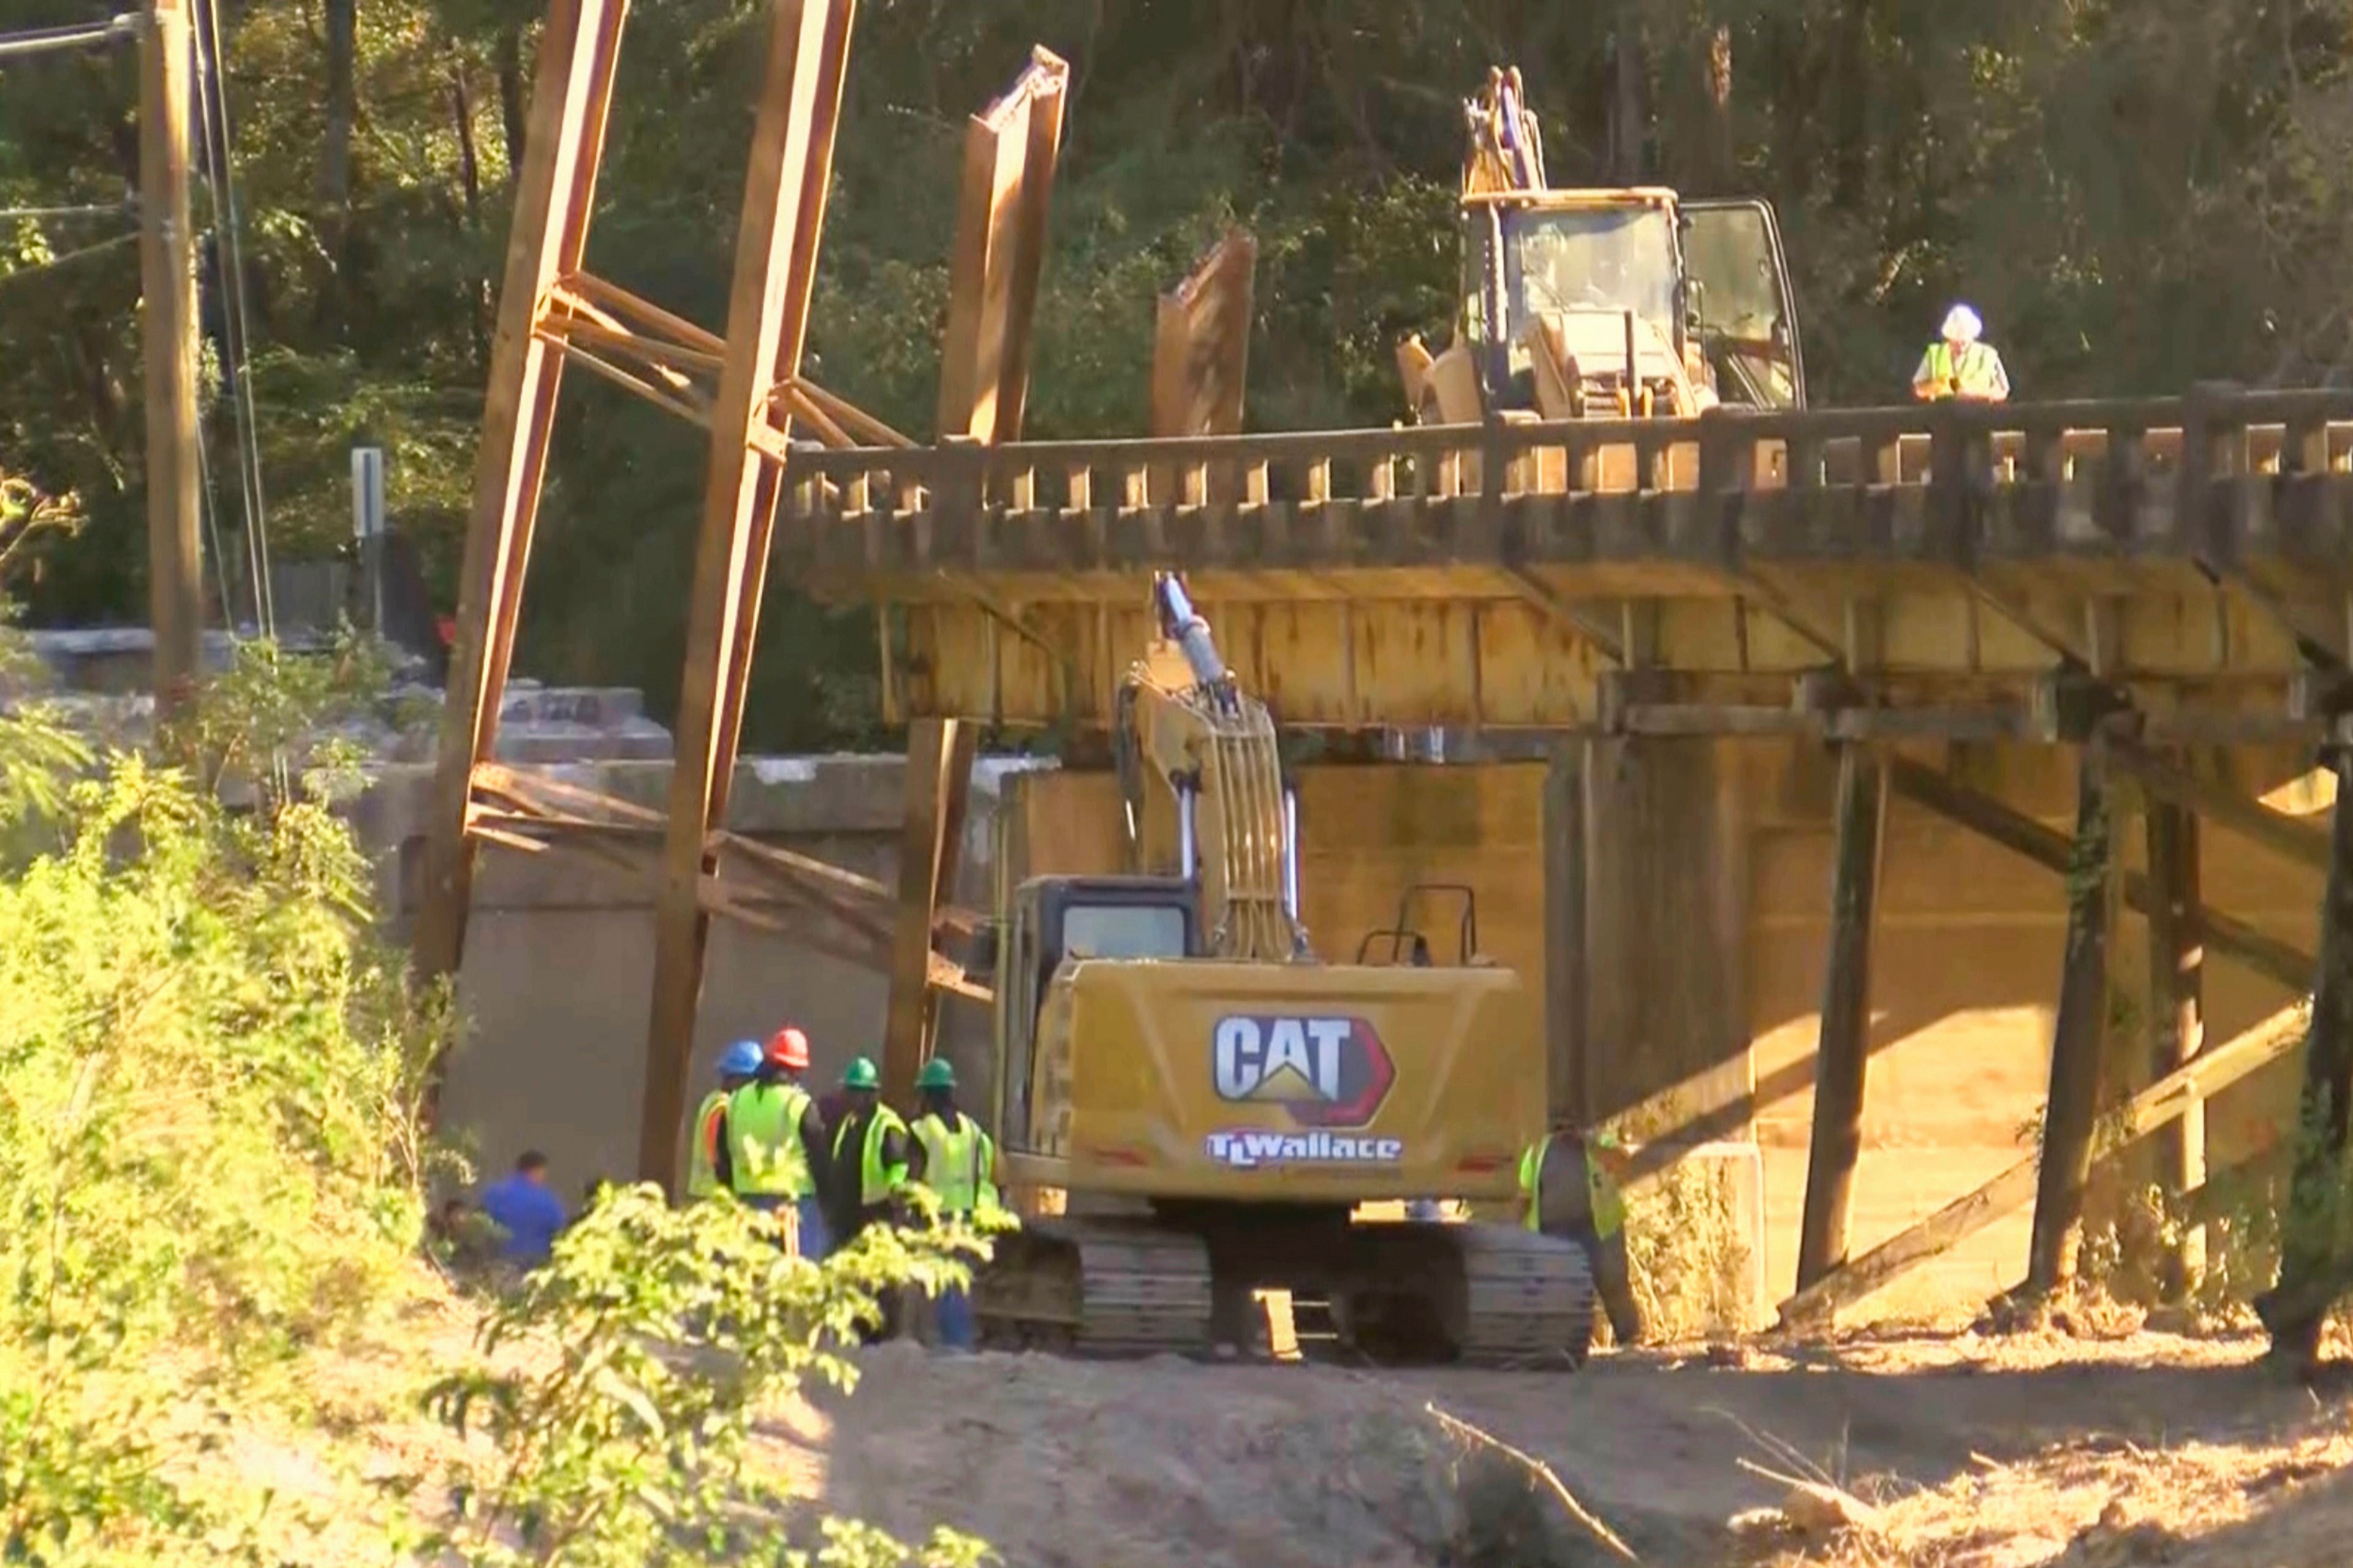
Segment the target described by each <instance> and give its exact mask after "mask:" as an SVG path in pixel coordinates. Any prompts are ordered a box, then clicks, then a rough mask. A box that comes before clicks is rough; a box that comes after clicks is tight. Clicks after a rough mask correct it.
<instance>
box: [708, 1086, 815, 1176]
mask: <svg viewBox="0 0 2353 1568" xmlns="http://www.w3.org/2000/svg"><path fill="white" fill-rule="evenodd" d="M808 1107H809V1091H808V1090H807V1089H803V1088H802V1087H801V1086H800V1085H798V1084H797V1083H747V1084H745V1085H744V1087H743V1088H741V1089H737V1090H736V1091H735V1092H734V1093H733V1095H731V1096H729V1097H728V1100H727V1157H728V1159H729V1160H730V1161H731V1162H732V1163H733V1165H734V1172H733V1174H734V1177H735V1190H736V1191H737V1192H738V1193H741V1194H744V1195H746V1196H749V1197H780V1198H805V1197H807V1196H808V1195H809V1194H811V1193H814V1192H816V1191H817V1183H816V1181H815V1179H814V1178H813V1177H812V1176H811V1175H810V1173H809V1168H808V1152H807V1150H805V1149H803V1148H802V1147H801V1116H802V1114H803V1113H804V1112H806V1111H807V1110H808ZM755 1151H756V1153H755Z"/></svg>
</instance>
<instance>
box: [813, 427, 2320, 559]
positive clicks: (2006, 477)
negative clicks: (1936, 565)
mask: <svg viewBox="0 0 2353 1568" xmlns="http://www.w3.org/2000/svg"><path fill="white" fill-rule="evenodd" d="M2348 473H2353V389H2347V390H2299V391H2286V392H2241V391H2236V390H2224V389H2200V390H2199V391H2196V392H2193V393H2192V394H2190V395H2189V396H2187V397H2180V398H2167V399H2152V400H2143V401H2115V400H2101V401H2079V402H2057V403H2042V404H2010V405H1965V404H1957V403H1941V404H1935V405H1911V406H1907V407H1901V408H1873V409H1852V410H1833V411H1809V412H1803V413H1796V412H1777V413H1757V412H1750V411H1731V410H1717V411H1712V412H1710V413H1708V414H1706V415H1704V416H1701V417H1699V418H1695V419H1683V420H1639V419H1592V420H1575V421H1552V422H1546V421H1539V420H1535V419H1528V418H1521V417H1516V416H1504V417H1500V418H1494V419H1491V420H1489V421H1488V422H1487V423H1486V424H1483V425H1466V426H1408V427H1402V428H1397V429H1389V430H1343V431H1310V432H1300V433H1284V434H1268V435H1246V436H1232V437H1189V438H1183V439H1174V440H1133V439H1131V440H1082V441H1033V442H1023V443H1018V444H1013V445H1008V446H1003V447H983V446H980V445H977V444H976V443H970V442H951V443H948V444H944V445H942V446H936V447H913V448H887V447H853V448H848V449H838V450H829V451H814V450H812V451H805V452H803V451H797V452H796V453H795V454H794V457H793V459H792V462H791V465H790V468H789V471H788V476H787V483H788V485H789V486H790V493H791V496H792V501H791V506H790V513H789V515H790V521H791V522H792V523H794V524H807V525H812V526H815V527H817V528H818V531H823V530H822V525H823V524H825V523H826V522H828V521H853V520H854V521H862V522H866V523H868V524H870V525H871V524H873V523H876V522H887V521H890V520H892V519H905V520H910V521H912V520H914V519H917V518H922V517H931V518H934V519H944V520H948V521H968V520H971V519H974V518H976V517H981V516H985V515H997V516H1005V515H1014V514H1018V515H1019V516H1020V517H1022V518H1023V520H1024V521H1027V522H1029V523H1031V524H1036V523H1039V522H1045V523H1049V524H1050V522H1051V521H1052V520H1053V519H1054V518H1055V517H1056V516H1058V515H1059V516H1063V517H1071V518H1078V517H1092V518H1095V519H1101V518H1103V517H1104V516H1106V515H1109V516H1114V517H1115V516H1119V515H1122V514H1130V513H1135V512H1140V511H1147V510H1174V511H1178V512H1183V511H1188V510H1197V509H1206V510H1210V511H1214V512H1219V513H1224V514H1227V515H1234V514H1236V513H1237V512H1245V511H1247V510H1249V509H1251V508H1256V507H1265V506H1268V505H1270V504H1274V505H1281V506H1283V507H1285V508H1286V509H1291V510H1296V509H1302V508H1304V509H1310V510H1312V509H1314V508H1316V507H1318V506H1319V505H1323V504H1324V503H1337V504H1338V505H1340V506H1342V507H1345V508H1348V509H1350V510H1363V509H1375V508H1378V509H1384V510H1386V509H1388V507H1389V506H1390V504H1391V503H1395V502H1399V501H1415V500H1419V501H1424V502H1438V501H1460V502H1470V503H1476V502H1479V501H1491V502H1492V501H1517V500H1525V499H1527V498H1535V497H1562V496H1567V497H1583V496H1611V495H1617V496H1626V497H1633V496H1642V497H1650V496H1676V495H1693V496H1698V495H1705V496H1726V495H1734V494H1744V495H1757V496H1758V497H1759V499H1760V500H1761V499H1762V498H1763V497H1764V496H1765V495H1767V494H1768V493H1771V492H1783V493H1782V494H1781V495H1780V496H1778V498H1777V499H1778V504H1767V505H1765V506H1763V507H1760V508H1758V509H1757V510H1758V514H1759V515H1758V517H1757V518H1756V519H1753V520H1752V519H1748V518H1746V516H1745V514H1744V517H1743V524H1742V526H1743V528H1744V529H1748V528H1753V527H1756V526H1758V525H1761V524H1765V523H1768V522H1769V521H1770V520H1771V519H1773V518H1775V517H1777V516H1779V515H1782V514H1784V513H1785V512H1787V511H1788V510H1789V507H1790V503H1792V502H1797V503H1798V505H1799V507H1800V508H1802V506H1803V505H1804V504H1805V503H1804V502H1799V500H1798V497H1797V496H1793V495H1789V494H1788V493H1787V492H1792V491H1795V492H1804V493H1809V494H1813V493H1819V492H1824V491H1838V492H1845V493H1846V494H1848V495H1873V494H1876V495H1878V496H1881V497H1884V496H1885V495H1886V494H1887V493H1888V492H1889V491H1892V490H1893V491H1903V490H1910V491H1915V500H1914V501H1913V504H1914V505H1915V507H1917V506H1919V505H1921V504H1922V503H1923V502H1924V501H1925V504H1926V510H1928V511H1929V512H1932V513H1933V512H1937V511H1942V510H1947V507H1948V506H1949V507H1951V508H1954V509H1958V508H1960V507H1963V506H1965V505H1967V504H1968V502H1969V501H1970V500H1971V498H1982V497H1988V496H1991V495H1995V494H1999V493H2002V492H2028V493H2029V495H2030V499H2029V501H2028V503H2027V510H2030V511H2033V510H2041V511H2043V512H2046V513H2047V512H2048V511H2049V510H2051V508H2050V504H2049V503H2051V502H2052V500H2053V499H2054V498H2055V497H2056V496H2057V495H2058V494H2059V493H2061V492H2066V493H2069V494H2071V495H2073V496H2075V497H2077V498H2079V499H2080V500H2082V501H2083V502H2084V505H2086V506H2087V507H2088V508H2089V510H2090V511H2091V513H2092V514H2093V515H2094V517H2095V518H2096V519H2097V520H2098V524H2099V527H2100V529H2101V531H2103V532H2105V533H2109V534H2112V535H2115V536H2116V537H2117V538H2119V539H2126V538H2129V537H2131V536H2132V535H2133V534H2134V533H2135V531H2136V528H2135V524H2134V521H2133V520H2134V519H2135V518H2136V517H2137V514H2138V512H2139V510H2140V508H2141V505H2142V503H2143V501H2144V500H2146V499H2151V498H2150V491H2151V481H2152V480H2153V479H2160V478H2162V479H2165V480H2166V484H2165V487H2164V488H2165V490H2166V492H2168V493H2166V494H2165V495H2164V496H2163V497H2162V498H2161V499H2163V500H2166V501H2167V502H2168V503H2170V502H2172V501H2173V500H2176V498H2178V497H2179V495H2180V494H2181V493H2183V492H2182V490H2181V486H2183V485H2185V484H2197V483H2199V482H2200V481H2212V480H2220V479H2226V478H2228V479H2247V478H2251V477H2253V476H2258V475H2279V476H2291V477H2294V476H2316V475H2322V474H2348ZM2031 492H2041V500H2042V503H2044V504H2042V505H2041V506H2039V507H2038V506H2036V505H2035V504H2033V502H2032V500H2031ZM2213 493H2217V494H2219V493H2221V492H2220V491H2219V490H2218V491H2215V492H2213ZM2015 499H2016V498H2015V497H2013V500H2015ZM1448 510H1452V509H1451V508H1450V509H1448ZM2168 510H2179V509H2177V508H2173V507H2171V506H2168ZM2190 510H2192V511H2193V512H2196V513H2202V511H2203V510H2205V509H2203V508H2199V509H2190ZM2200 526H2201V524H2200V521H2199V520H2198V517H2197V516H2189V517H2182V518H2179V519H2177V520H2175V521H2174V523H2173V529H2174V531H2181V530H2185V529H2187V530H2191V531H2195V530H2197V529H2199V528H2200ZM828 553H830V552H828Z"/></svg>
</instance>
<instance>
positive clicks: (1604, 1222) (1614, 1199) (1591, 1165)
mask: <svg viewBox="0 0 2353 1568" xmlns="http://www.w3.org/2000/svg"><path fill="white" fill-rule="evenodd" d="M1558 1136H1559V1134H1558V1133H1555V1132H1547V1133H1546V1134H1545V1135H1544V1137H1542V1138H1541V1139H1539V1140H1537V1141H1536V1142H1535V1143H1533V1144H1531V1145H1530V1146H1529V1148H1528V1152H1526V1153H1525V1154H1523V1155H1521V1156H1520V1191H1521V1192H1523V1193H1525V1194H1527V1199H1528V1210H1527V1215H1526V1217H1525V1219H1523V1220H1522V1221H1521V1223H1522V1224H1523V1225H1525V1226H1527V1228H1528V1229H1530V1230H1535V1229H1536V1228H1537V1226H1538V1224H1539V1222H1540V1221H1541V1219H1542V1216H1543V1214H1544V1202H1543V1197H1544V1194H1542V1193H1541V1192H1540V1191H1538V1188H1539V1186H1540V1185H1541V1184H1542V1183H1543V1180H1544V1162H1545V1153H1546V1151H1547V1150H1549V1149H1550V1148H1551V1147H1552V1141H1553V1140H1554V1139H1555V1138H1556V1137H1558ZM1585 1191H1586V1201H1587V1203H1588V1205H1590V1206H1591V1208H1592V1211H1593V1229H1594V1233H1595V1234H1596V1235H1598V1236H1604V1237H1609V1236H1615V1235H1617V1234H1618V1232H1619V1231H1620V1229H1621V1228H1622V1227H1623V1226H1625V1224H1626V1199H1625V1197H1624V1196H1623V1195H1622V1194H1620V1192H1619V1191H1618V1184H1617V1183H1616V1182H1613V1181H1611V1180H1610V1179H1609V1172H1607V1171H1605V1170H1603V1169H1602V1168H1601V1162H1600V1161H1599V1160H1597V1159H1595V1158H1594V1157H1593V1148H1592V1145H1590V1144H1588V1145H1586V1148H1585Z"/></svg>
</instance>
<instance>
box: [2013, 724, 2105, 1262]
mask: <svg viewBox="0 0 2353 1568" xmlns="http://www.w3.org/2000/svg"><path fill="white" fill-rule="evenodd" d="M2107 795H2108V792H2107V766H2106V758H2105V755H2104V753H2103V751H2102V748H2101V746H2100V743H2099V742H2097V741H2096V740H2094V741H2093V742H2090V743H2089V744H2087V745H2086V746H2085V747H2084V755H2083V763H2082V769H2081V772H2080V773H2078V775H2077V783H2076V795H2075V842H2074V848H2073V853H2072V854H2071V855H2070V856H2069V859H2068V867H2067V957H2066V963H2065V967H2064V969H2063V971H2062V973H2061V976H2060V982H2059V1016H2058V1019H2057V1021H2056V1024H2055V1026H2054V1027H2053V1029H2052V1041H2051V1089H2050V1093H2049V1095H2048V1097H2047V1098H2046V1099H2045V1100H2044V1101H2043V1114H2042V1165H2041V1168H2040V1172H2039V1174H2038V1176H2037V1180H2036V1184H2035V1193H2034V1234H2033V1241H2032V1245H2031V1250H2030V1252H2029V1254H2028V1258H2027V1269H2026V1284H2027V1289H2028V1290H2029V1291H2030V1292H2032V1293H2037V1294H2047V1293H2049V1292H2050V1291H2052V1290H2055V1289H2058V1288H2060V1287H2061V1286H2063V1285H2064V1284H2066V1283H2067V1282H2068V1281H2069V1280H2071V1279H2073V1278H2074V1273H2075V1254H2076V1249H2077V1245H2078V1243H2079V1241H2080V1240H2081V1237H2082V1230H2083V1218H2084V1184H2085V1183H2086V1181H2087V1180H2088V1179H2089V1177H2090V1175H2091V1168H2092V1136H2093V1132H2094V1127H2095V1125H2096V1123H2097V1121H2098V1117H2099V1106H2100V1055H2101V1047H2102V1044H2103V1041H2104V1039H2105V1036H2106V1032H2107V1020H2108V935H2109V930H2108V893H2109V889H2108V882H2109V877H2110V868H2111V861H2112V856H2111V848H2112V845H2111V840H2110V833H2109V824H2108V798H2107Z"/></svg>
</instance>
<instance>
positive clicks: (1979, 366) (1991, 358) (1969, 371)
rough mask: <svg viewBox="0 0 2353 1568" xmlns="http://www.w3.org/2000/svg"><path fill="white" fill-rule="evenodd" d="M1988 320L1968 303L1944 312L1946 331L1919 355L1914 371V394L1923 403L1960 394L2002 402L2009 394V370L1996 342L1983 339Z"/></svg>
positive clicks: (1965, 396) (1987, 400)
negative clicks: (1980, 315)
mask: <svg viewBox="0 0 2353 1568" xmlns="http://www.w3.org/2000/svg"><path fill="white" fill-rule="evenodd" d="M1984 331H1985V323H1984V322H1983V321H1978V313H1977V312H1976V311H1975V310H1970V309H1969V308H1968V306H1967V305H1956V306H1954V307H1953V308H1952V310H1950V311H1948V312H1947V314H1946V316H1945V330H1944V334H1943V336H1941V337H1940V338H1939V339H1938V340H1937V341H1936V342H1933V343H1930V344H1929V345H1928V352H1927V353H1924V354H1922V355H1921V356H1920V368H1919V369H1918V370H1915V371H1914V372H1913V373H1912V395H1913V396H1915V397H1916V398H1918V399H1920V401H1922V402H1923V403H1933V402H1935V401H1936V399H1938V398H1942V397H1958V398H1963V399H1966V400H1968V401H1970V402H1976V403H2000V402H2002V401H2004V400H2005V399H2007V398H2008V397H2009V396H2010V373H2009V372H2008V371H2006V370H2004V369H2002V367H2001V355H2000V354H1998V353H1994V351H1993V345H1992V344H1990V343H1986V342H1979V341H1978V339H1979V338H1980V336H1981V335H1982V334H1983V333H1984Z"/></svg>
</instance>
